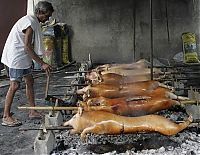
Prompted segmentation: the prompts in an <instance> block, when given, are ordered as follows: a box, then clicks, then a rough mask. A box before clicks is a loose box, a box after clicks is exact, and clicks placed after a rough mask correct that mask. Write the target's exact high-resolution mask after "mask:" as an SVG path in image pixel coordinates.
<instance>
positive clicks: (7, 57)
mask: <svg viewBox="0 0 200 155" xmlns="http://www.w3.org/2000/svg"><path fill="white" fill-rule="evenodd" d="M53 12H54V9H53V6H52V4H51V3H49V2H46V1H40V2H38V4H37V5H36V6H35V15H26V16H24V17H22V18H20V19H19V20H18V21H17V22H16V23H15V25H14V26H13V28H12V30H11V31H10V34H9V36H8V38H7V41H6V43H5V46H4V50H3V53H2V59H1V61H2V63H3V64H5V65H6V66H7V67H8V69H9V77H10V87H9V89H8V92H7V95H6V99H5V105H4V113H3V119H2V125H4V126H18V125H21V124H22V123H21V122H20V121H19V120H17V119H16V118H14V117H13V116H12V114H11V112H10V110H11V105H12V102H13V98H14V95H15V92H16V91H17V90H18V89H19V86H20V82H21V80H22V78H24V80H25V83H26V96H27V98H28V102H29V104H30V106H35V99H34V88H33V82H34V81H33V77H32V74H31V66H32V59H33V60H35V61H36V62H37V63H39V64H40V65H41V68H42V69H43V70H45V71H46V73H47V74H49V73H50V71H51V69H52V67H51V66H50V65H48V64H47V63H45V62H44V61H43V60H42V59H40V57H39V56H38V55H42V54H43V45H42V41H41V27H40V22H41V23H45V22H46V21H47V20H48V19H49V17H51V16H52V13H53ZM38 117H41V115H40V114H39V113H38V112H37V111H35V110H30V112H29V118H38Z"/></svg>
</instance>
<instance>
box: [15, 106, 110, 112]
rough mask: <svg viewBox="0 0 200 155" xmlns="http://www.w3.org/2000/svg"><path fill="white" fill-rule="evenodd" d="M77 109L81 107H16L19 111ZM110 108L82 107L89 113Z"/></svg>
mask: <svg viewBox="0 0 200 155" xmlns="http://www.w3.org/2000/svg"><path fill="white" fill-rule="evenodd" d="M78 108H81V107H56V106H45V107H39V106H35V107H25V106H24V107H18V109H21V110H54V111H59V110H78ZM110 109H111V107H110V106H85V107H83V110H85V111H89V110H110Z"/></svg>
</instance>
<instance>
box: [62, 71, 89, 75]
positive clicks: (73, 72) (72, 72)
mask: <svg viewBox="0 0 200 155" xmlns="http://www.w3.org/2000/svg"><path fill="white" fill-rule="evenodd" d="M89 72H91V71H71V72H65V73H66V74H76V73H89Z"/></svg>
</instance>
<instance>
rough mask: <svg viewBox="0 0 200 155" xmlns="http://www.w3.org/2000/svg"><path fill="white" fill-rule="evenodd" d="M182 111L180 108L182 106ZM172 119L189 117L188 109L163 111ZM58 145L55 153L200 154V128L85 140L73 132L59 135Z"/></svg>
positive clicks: (177, 119)
mask: <svg viewBox="0 0 200 155" xmlns="http://www.w3.org/2000/svg"><path fill="white" fill-rule="evenodd" d="M179 110H180V109H179ZM158 114H161V115H163V116H165V117H166V118H168V119H171V120H172V121H182V120H184V119H186V118H187V117H188V116H187V114H186V113H185V112H184V111H181V112H180V111H178V112H177V111H170V110H164V111H162V112H159V113H158ZM56 140H57V144H56V145H57V146H56V147H55V149H54V150H53V151H52V153H51V155H98V154H103V155H161V154H162V155H198V154H200V129H199V128H197V127H190V128H187V129H186V130H184V131H182V132H180V133H178V134H177V135H174V136H164V135H161V134H159V133H136V134H121V135H96V134H89V135H88V137H87V140H86V141H85V142H83V141H81V139H80V135H79V134H73V135H72V134H70V131H65V132H60V133H58V134H57V135H56Z"/></svg>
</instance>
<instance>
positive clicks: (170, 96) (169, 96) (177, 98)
mask: <svg viewBox="0 0 200 155" xmlns="http://www.w3.org/2000/svg"><path fill="white" fill-rule="evenodd" d="M166 95H167V96H166V97H168V98H170V99H172V100H179V101H185V100H189V98H188V97H184V96H177V95H176V94H174V93H172V92H167V94H166Z"/></svg>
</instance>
